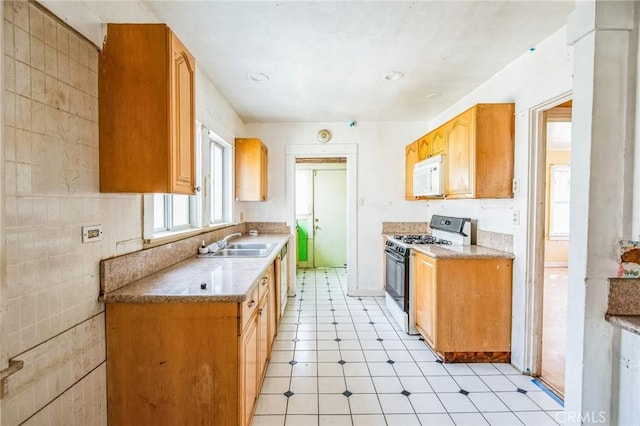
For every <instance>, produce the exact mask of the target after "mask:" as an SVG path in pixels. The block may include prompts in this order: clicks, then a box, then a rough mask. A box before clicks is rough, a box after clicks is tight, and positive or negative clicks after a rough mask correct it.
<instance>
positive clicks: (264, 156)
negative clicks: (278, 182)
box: [260, 145, 269, 201]
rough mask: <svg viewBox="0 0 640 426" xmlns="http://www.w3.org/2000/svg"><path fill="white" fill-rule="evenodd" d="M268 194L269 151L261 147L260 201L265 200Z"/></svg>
mask: <svg viewBox="0 0 640 426" xmlns="http://www.w3.org/2000/svg"><path fill="white" fill-rule="evenodd" d="M268 193H269V151H268V150H267V147H266V146H264V145H262V147H261V148H260V199H262V200H263V201H264V200H266V199H267V195H268Z"/></svg>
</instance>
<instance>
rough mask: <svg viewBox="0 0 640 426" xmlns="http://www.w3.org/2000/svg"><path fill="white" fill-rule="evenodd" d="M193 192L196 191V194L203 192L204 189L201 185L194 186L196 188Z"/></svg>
mask: <svg viewBox="0 0 640 426" xmlns="http://www.w3.org/2000/svg"><path fill="white" fill-rule="evenodd" d="M193 190H194V191H195V192H200V191H201V190H202V188H201V187H200V185H198V186H194V187H193Z"/></svg>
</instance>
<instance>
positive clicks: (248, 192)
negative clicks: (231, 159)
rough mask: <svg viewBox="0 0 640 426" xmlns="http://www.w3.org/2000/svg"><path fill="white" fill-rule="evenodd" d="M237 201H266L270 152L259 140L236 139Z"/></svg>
mask: <svg viewBox="0 0 640 426" xmlns="http://www.w3.org/2000/svg"><path fill="white" fill-rule="evenodd" d="M235 149H236V200H237V201H265V200H266V199H267V195H268V186H267V183H268V178H269V173H268V169H269V151H268V149H267V147H266V146H265V145H264V144H263V143H262V141H261V140H260V139H258V138H238V139H236V146H235Z"/></svg>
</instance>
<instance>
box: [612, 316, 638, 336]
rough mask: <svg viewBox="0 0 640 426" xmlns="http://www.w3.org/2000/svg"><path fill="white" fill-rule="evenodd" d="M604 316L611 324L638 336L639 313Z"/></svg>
mask: <svg viewBox="0 0 640 426" xmlns="http://www.w3.org/2000/svg"><path fill="white" fill-rule="evenodd" d="M604 318H605V319H606V320H607V321H608V322H609V323H610V324H611V325H613V326H615V327H618V328H621V329H623V330H626V331H629V332H631V333H633V334H637V335H639V336H640V315H609V314H606V315H605V316H604Z"/></svg>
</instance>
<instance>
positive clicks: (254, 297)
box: [240, 285, 260, 333]
mask: <svg viewBox="0 0 640 426" xmlns="http://www.w3.org/2000/svg"><path fill="white" fill-rule="evenodd" d="M259 289H260V285H258V286H256V287H255V288H254V289H253V291H252V292H251V294H249V296H247V298H246V300H245V301H244V302H242V303H241V304H240V305H241V307H240V313H241V317H240V325H241V326H240V333H242V330H244V328H245V326H246V325H247V323H248V322H249V320H250V319H251V316H252V315H253V313H254V312H255V311H256V308H257V307H258V301H259V300H260V298H259Z"/></svg>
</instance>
